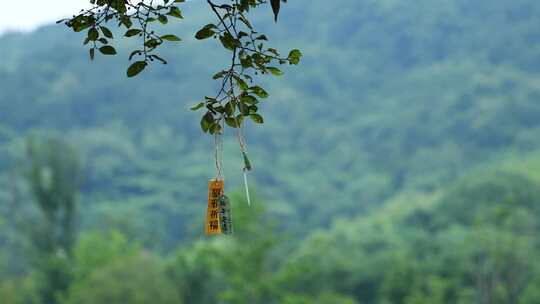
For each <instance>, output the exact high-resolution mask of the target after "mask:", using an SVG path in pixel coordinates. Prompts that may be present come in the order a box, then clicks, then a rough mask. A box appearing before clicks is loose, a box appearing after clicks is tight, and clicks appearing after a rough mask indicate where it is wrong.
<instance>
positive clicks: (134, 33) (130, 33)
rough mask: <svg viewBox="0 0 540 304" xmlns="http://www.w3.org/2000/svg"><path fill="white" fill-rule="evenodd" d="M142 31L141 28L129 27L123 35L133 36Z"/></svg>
mask: <svg viewBox="0 0 540 304" xmlns="http://www.w3.org/2000/svg"><path fill="white" fill-rule="evenodd" d="M141 32H142V30H140V29H129V30H128V31H127V32H126V33H125V34H124V36H126V37H132V36H135V35H138V34H140V33H141Z"/></svg>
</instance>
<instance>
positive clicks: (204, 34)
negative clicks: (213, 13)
mask: <svg viewBox="0 0 540 304" xmlns="http://www.w3.org/2000/svg"><path fill="white" fill-rule="evenodd" d="M215 28H216V26H215V25H213V24H207V25H205V26H204V27H203V28H202V29H200V30H199V31H198V32H197V33H196V34H195V38H197V39H199V40H202V39H206V38H210V37H212V36H214V35H215V34H216V32H214V29H215Z"/></svg>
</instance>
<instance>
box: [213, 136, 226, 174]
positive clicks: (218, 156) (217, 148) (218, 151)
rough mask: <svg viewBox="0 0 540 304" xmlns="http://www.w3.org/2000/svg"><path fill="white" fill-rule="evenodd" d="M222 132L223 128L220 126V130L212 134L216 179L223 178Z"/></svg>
mask: <svg viewBox="0 0 540 304" xmlns="http://www.w3.org/2000/svg"><path fill="white" fill-rule="evenodd" d="M223 132H224V128H223V127H222V128H221V131H219V132H216V133H215V134H214V160H215V162H216V180H221V179H223V177H222V174H221V172H222V168H223Z"/></svg>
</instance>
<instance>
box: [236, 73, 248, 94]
mask: <svg viewBox="0 0 540 304" xmlns="http://www.w3.org/2000/svg"><path fill="white" fill-rule="evenodd" d="M233 78H234V80H236V84H238V87H239V88H240V89H242V91H245V90H247V89H248V88H249V87H248V85H247V83H246V82H245V81H244V80H242V78H240V77H238V76H236V75H233Z"/></svg>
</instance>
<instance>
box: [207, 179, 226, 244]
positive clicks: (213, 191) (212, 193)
mask: <svg viewBox="0 0 540 304" xmlns="http://www.w3.org/2000/svg"><path fill="white" fill-rule="evenodd" d="M223 187H224V183H223V180H216V179H212V180H210V182H208V209H207V211H206V224H205V232H206V235H210V234H221V226H220V224H219V197H220V196H221V195H222V194H223Z"/></svg>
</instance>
